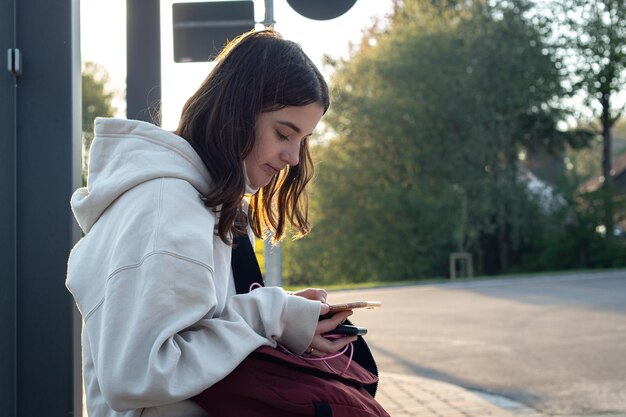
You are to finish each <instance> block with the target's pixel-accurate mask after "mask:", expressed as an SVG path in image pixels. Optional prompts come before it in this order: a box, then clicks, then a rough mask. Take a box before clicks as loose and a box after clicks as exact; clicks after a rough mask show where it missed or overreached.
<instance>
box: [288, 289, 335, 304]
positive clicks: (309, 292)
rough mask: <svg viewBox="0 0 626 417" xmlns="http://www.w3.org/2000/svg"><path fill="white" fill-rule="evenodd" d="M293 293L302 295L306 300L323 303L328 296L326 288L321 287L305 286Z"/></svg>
mask: <svg viewBox="0 0 626 417" xmlns="http://www.w3.org/2000/svg"><path fill="white" fill-rule="evenodd" d="M293 295H297V296H299V297H304V298H306V299H308V300H314V301H321V302H322V303H325V302H326V297H328V293H327V292H326V290H323V289H321V288H306V289H304V290H300V291H296V292H294V293H293Z"/></svg>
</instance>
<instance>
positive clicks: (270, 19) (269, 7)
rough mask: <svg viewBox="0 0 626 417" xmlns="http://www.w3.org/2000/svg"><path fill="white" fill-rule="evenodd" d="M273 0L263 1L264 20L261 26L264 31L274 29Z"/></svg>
mask: <svg viewBox="0 0 626 417" xmlns="http://www.w3.org/2000/svg"><path fill="white" fill-rule="evenodd" d="M275 24H276V22H275V21H274V0H265V20H263V25H264V26H265V29H274V25H275Z"/></svg>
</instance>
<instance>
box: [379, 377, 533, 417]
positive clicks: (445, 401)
mask: <svg viewBox="0 0 626 417" xmlns="http://www.w3.org/2000/svg"><path fill="white" fill-rule="evenodd" d="M376 398H377V400H378V401H379V402H380V404H381V405H382V406H383V407H384V408H385V410H387V412H388V413H389V414H390V415H391V417H514V416H515V417H541V414H539V413H537V412H535V411H534V410H532V409H529V408H526V407H524V406H522V405H521V404H518V403H514V402H510V401H509V402H507V401H506V400H504V399H501V398H499V397H496V396H489V395H483V394H478V393H474V392H471V391H468V390H466V389H464V388H461V387H458V386H456V385H452V384H448V383H445V382H440V381H435V380H432V379H427V378H422V377H418V376H410V375H402V374H394V373H384V372H381V374H380V381H379V383H378V392H377V394H376Z"/></svg>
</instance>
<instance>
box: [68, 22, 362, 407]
mask: <svg viewBox="0 0 626 417" xmlns="http://www.w3.org/2000/svg"><path fill="white" fill-rule="evenodd" d="M328 105H329V98H328V88H327V85H326V83H325V82H324V79H323V77H322V76H321V74H320V73H319V71H318V70H317V69H316V68H315V66H314V65H313V63H312V62H311V61H310V60H309V58H307V57H306V55H305V54H304V53H303V51H302V49H301V48H300V47H299V46H298V45H296V44H294V43H292V42H290V41H287V40H284V39H282V38H281V37H280V36H279V35H277V34H276V33H275V32H272V31H262V32H254V33H248V34H246V35H243V36H242V37H240V38H239V39H237V40H235V41H234V42H232V43H231V44H230V45H229V46H228V47H227V48H226V49H225V50H224V51H223V52H222V53H221V54H220V56H219V57H218V59H217V63H216V66H215V67H214V69H213V71H212V72H211V73H210V74H209V76H208V77H207V79H206V80H205V81H204V82H203V84H202V85H201V87H200V88H199V90H198V91H197V92H196V93H195V94H194V95H193V96H192V97H191V98H190V99H189V100H188V101H187V103H186V104H185V106H184V109H183V114H182V117H181V119H180V124H179V126H178V128H177V130H176V131H175V132H174V133H172V132H167V131H165V130H162V129H160V128H158V127H156V126H154V125H152V124H149V123H145V122H139V121H130V120H121V119H119V120H116V119H97V120H96V124H95V125H96V127H95V132H96V138H95V140H94V142H93V146H92V149H91V157H90V167H89V180H88V186H87V188H82V189H79V190H77V191H76V193H75V194H74V195H73V197H72V202H71V203H72V208H73V210H74V214H75V216H76V219H77V220H78V222H79V224H80V226H81V228H82V229H83V231H84V232H85V236H84V238H83V239H82V240H81V241H80V242H79V243H78V244H77V245H76V246H75V248H74V249H73V251H72V253H71V255H70V259H69V265H68V276H67V286H68V288H69V289H70V291H71V292H72V294H73V296H74V299H75V300H76V303H77V305H78V307H79V309H80V312H81V314H82V317H83V336H82V354H83V373H84V382H85V391H86V399H87V407H88V412H89V416H90V417H104V416H140V415H141V416H143V417H149V416H161V417H166V416H204V415H205V414H204V412H203V411H202V410H201V409H200V408H199V407H198V406H197V405H196V404H195V403H193V402H192V401H190V400H189V398H190V397H192V396H194V395H196V394H198V393H200V392H201V391H203V390H204V389H206V388H207V387H209V386H211V385H212V384H214V383H215V382H217V381H219V380H220V379H222V378H224V377H225V376H226V375H228V374H229V373H230V372H231V371H232V370H233V369H234V368H235V367H236V366H237V365H238V364H239V363H240V362H241V361H242V360H243V359H244V358H246V356H247V355H248V354H249V353H250V352H252V351H253V350H255V349H256V348H258V347H259V346H263V345H269V346H275V345H276V344H277V343H280V344H281V345H283V346H285V347H287V348H289V349H290V350H291V351H292V352H294V353H295V354H311V355H314V356H323V355H326V354H329V353H333V352H336V351H338V350H339V349H341V348H343V347H344V346H345V345H346V344H348V343H349V342H351V341H353V340H354V339H355V338H354V337H345V338H341V339H332V340H329V339H326V338H324V337H322V336H321V333H324V332H326V331H329V330H331V329H333V328H334V327H335V326H336V325H337V324H338V323H340V322H341V321H343V320H344V319H345V318H346V317H347V316H348V315H350V314H351V312H350V311H348V312H344V313H339V314H335V315H334V316H333V317H332V318H330V319H325V320H319V319H320V315H323V314H325V313H327V312H328V305H327V304H325V298H326V292H325V291H324V290H320V289H307V290H303V291H300V292H298V293H295V294H289V293H286V292H285V291H283V290H282V289H280V288H267V287H265V288H258V289H255V290H254V291H252V292H250V293H247V294H239V295H236V291H235V285H234V282H233V275H232V269H231V251H232V247H231V243H232V240H233V237H235V236H238V235H239V236H240V235H244V236H245V234H246V233H248V235H250V234H251V233H252V232H253V233H254V234H255V235H256V236H257V237H261V236H262V235H263V234H264V233H265V232H266V231H269V232H271V233H273V234H274V239H275V240H279V239H280V238H281V237H282V236H283V235H284V233H285V227H286V225H288V224H289V225H291V227H292V228H293V229H295V230H296V231H297V233H298V234H300V235H303V234H306V233H307V232H308V230H309V223H308V219H307V198H306V185H307V183H308V182H309V180H310V179H311V176H312V173H313V165H312V161H311V158H310V155H309V148H308V141H309V137H310V136H311V134H312V133H313V130H314V128H315V126H316V125H317V124H318V122H319V120H320V119H321V117H322V115H323V114H324V113H325V112H326V110H327V109H328ZM245 194H249V195H251V197H250V203H249V206H248V205H245V207H244V195H245ZM246 212H247V213H246ZM244 214H247V216H245V215H244ZM245 218H248V219H249V222H248V223H247V224H246V223H245V222H244V223H242V222H241V219H245Z"/></svg>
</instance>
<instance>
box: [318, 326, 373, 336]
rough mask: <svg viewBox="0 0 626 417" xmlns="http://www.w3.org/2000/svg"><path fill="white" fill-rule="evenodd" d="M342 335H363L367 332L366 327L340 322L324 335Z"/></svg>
mask: <svg viewBox="0 0 626 417" xmlns="http://www.w3.org/2000/svg"><path fill="white" fill-rule="evenodd" d="M335 334H338V335H343V336H363V335H366V334H367V328H365V327H361V326H350V325H347V324H340V325H339V326H337V327H335V328H334V329H333V330H331V331H329V332H326V333H324V334H323V336H324V335H335Z"/></svg>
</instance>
